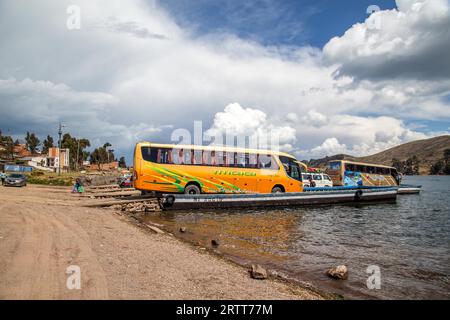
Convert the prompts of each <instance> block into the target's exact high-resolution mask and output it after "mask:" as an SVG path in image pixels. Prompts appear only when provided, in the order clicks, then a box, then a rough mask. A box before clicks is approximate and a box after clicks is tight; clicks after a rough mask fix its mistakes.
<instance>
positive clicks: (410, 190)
mask: <svg viewBox="0 0 450 320" xmlns="http://www.w3.org/2000/svg"><path fill="white" fill-rule="evenodd" d="M420 191H422V186H417V185H412V184H401V185H400V187H399V188H398V194H417V193H420Z"/></svg>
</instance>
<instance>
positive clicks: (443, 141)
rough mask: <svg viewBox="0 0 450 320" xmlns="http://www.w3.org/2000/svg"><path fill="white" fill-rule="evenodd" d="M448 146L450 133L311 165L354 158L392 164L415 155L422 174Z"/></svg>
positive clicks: (316, 162)
mask: <svg viewBox="0 0 450 320" xmlns="http://www.w3.org/2000/svg"><path fill="white" fill-rule="evenodd" d="M448 148H450V135H447V136H440V137H435V138H431V139H425V140H416V141H412V142H408V143H405V144H402V145H399V146H396V147H393V148H391V149H388V150H385V151H382V152H379V153H377V154H374V155H371V156H366V157H353V156H350V155H345V154H339V155H334V156H330V157H326V158H322V159H317V160H311V161H310V162H309V165H310V166H311V167H324V166H325V165H326V164H327V163H328V161H330V160H352V161H361V162H367V163H376V164H384V165H388V166H390V165H392V159H393V158H397V159H399V160H400V161H405V160H407V159H408V158H410V157H412V156H414V155H415V156H417V158H419V161H420V172H421V174H428V173H429V171H430V167H431V165H432V164H434V163H435V162H436V161H438V160H440V159H443V157H444V150H445V149H448Z"/></svg>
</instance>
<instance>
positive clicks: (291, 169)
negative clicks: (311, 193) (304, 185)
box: [280, 156, 302, 181]
mask: <svg viewBox="0 0 450 320" xmlns="http://www.w3.org/2000/svg"><path fill="white" fill-rule="evenodd" d="M280 161H281V163H282V164H283V167H284V170H285V171H286V173H287V175H288V176H289V177H291V178H292V179H295V180H298V181H302V172H301V169H300V166H299V164H298V162H297V161H296V160H295V159H293V158H288V157H284V156H280Z"/></svg>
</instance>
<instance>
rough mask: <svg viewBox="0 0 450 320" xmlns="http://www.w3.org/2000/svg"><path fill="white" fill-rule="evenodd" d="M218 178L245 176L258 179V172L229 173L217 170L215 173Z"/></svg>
mask: <svg viewBox="0 0 450 320" xmlns="http://www.w3.org/2000/svg"><path fill="white" fill-rule="evenodd" d="M214 174H215V175H216V176H245V177H256V172H242V171H228V170H216V171H214Z"/></svg>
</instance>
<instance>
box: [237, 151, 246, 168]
mask: <svg viewBox="0 0 450 320" xmlns="http://www.w3.org/2000/svg"><path fill="white" fill-rule="evenodd" d="M237 167H238V168H245V153H237Z"/></svg>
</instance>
